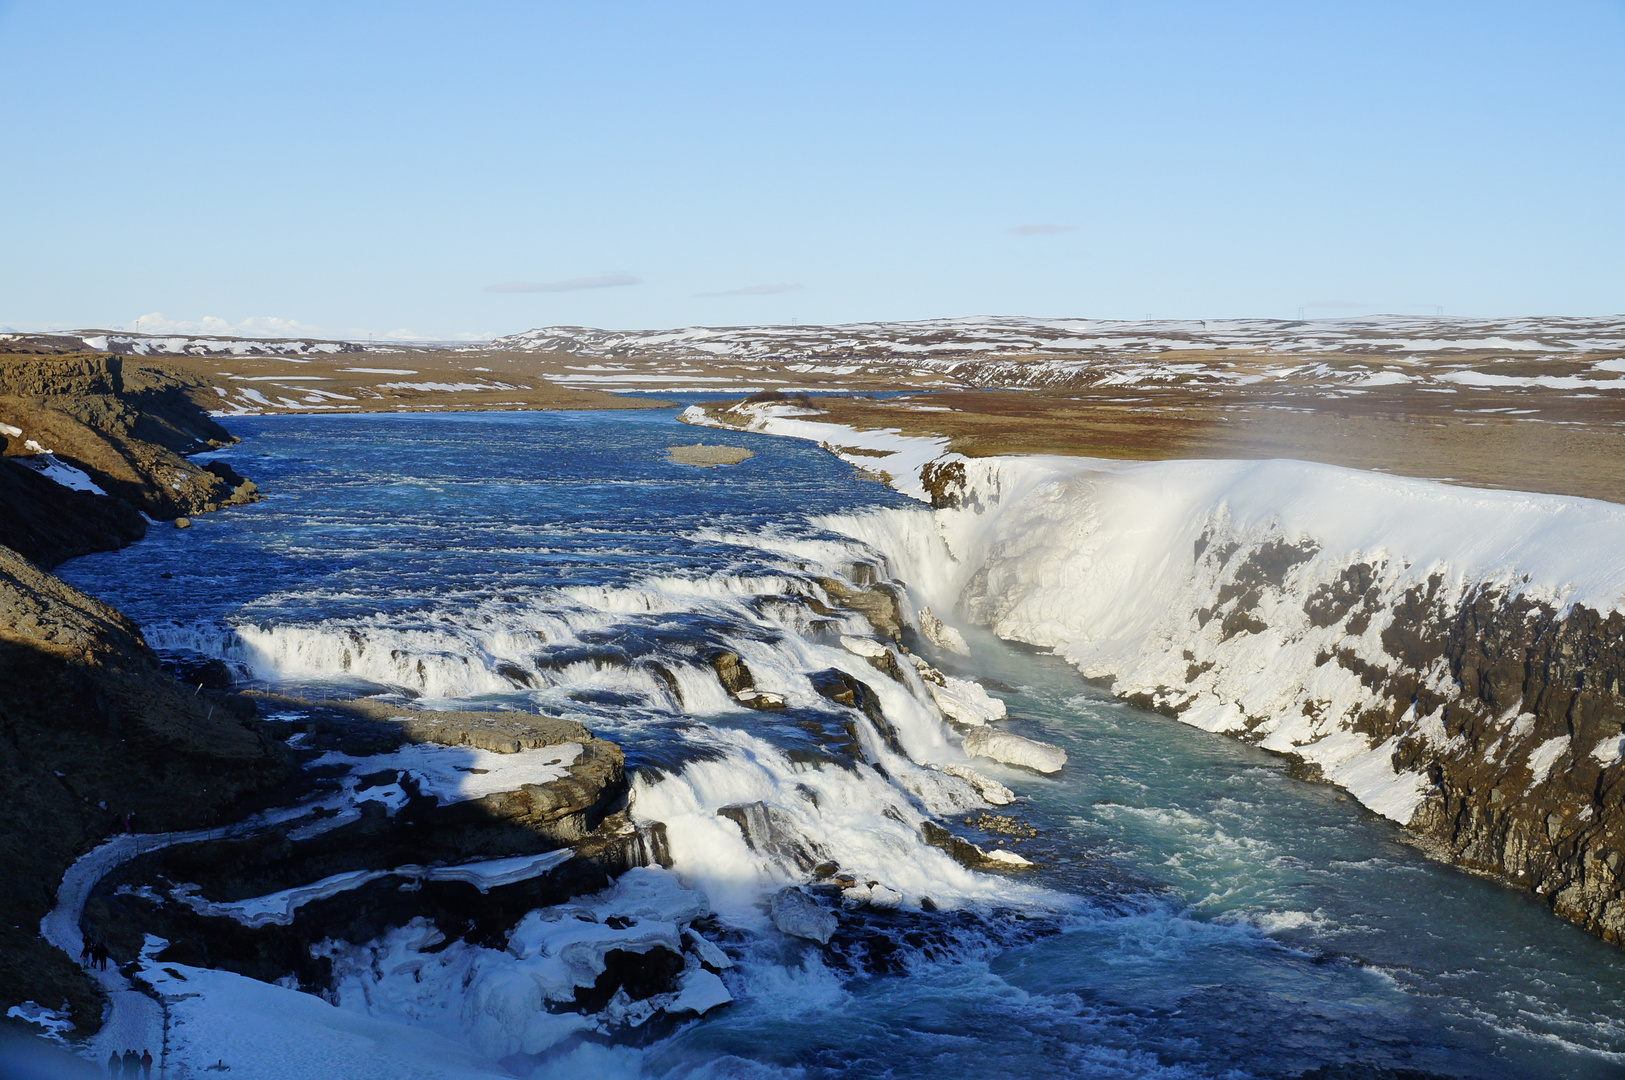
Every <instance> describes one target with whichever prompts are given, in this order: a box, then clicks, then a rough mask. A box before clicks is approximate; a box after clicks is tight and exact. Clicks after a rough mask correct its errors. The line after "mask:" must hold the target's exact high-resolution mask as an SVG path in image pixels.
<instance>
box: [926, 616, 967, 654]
mask: <svg viewBox="0 0 1625 1080" xmlns="http://www.w3.org/2000/svg"><path fill="white" fill-rule="evenodd" d="M920 633H922V634H924V635H925V639H926V640H927V641H929V642H930V643H931V644H933V645H935V646H936V647H937V648H939V649H944V650H946V651H948V652H951V653H958V654H959V655H961V656H968V655H970V646H969V645H967V644H965V636H964V635H963V634H961V633H960V632H959V631H958V630H955V629H954V628H953V627H951V626H949V625H948V624H947V623H945V622H943V621H942V620H941V619H939V618H938V617H937V615H936V613H935V612H934V611H932V610H931V609H930V608H928V607H925V608H921V609H920Z"/></svg>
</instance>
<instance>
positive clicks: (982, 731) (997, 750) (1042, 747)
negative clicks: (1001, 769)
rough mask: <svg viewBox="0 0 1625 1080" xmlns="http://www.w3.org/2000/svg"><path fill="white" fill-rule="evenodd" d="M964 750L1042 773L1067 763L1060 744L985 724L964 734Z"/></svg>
mask: <svg viewBox="0 0 1625 1080" xmlns="http://www.w3.org/2000/svg"><path fill="white" fill-rule="evenodd" d="M965 753H967V754H970V755H971V756H972V757H986V758H992V759H993V760H994V761H1002V762H1004V763H1005V764H1006V765H1020V766H1023V767H1024V768H1028V769H1033V770H1036V771H1037V772H1041V773H1057V772H1060V771H1061V769H1062V768H1063V767H1064V766H1065V765H1066V751H1065V750H1062V749H1061V748H1060V747H1059V746H1054V745H1052V744H1050V743H1046V742H1039V741H1038V740H1037V739H1028V738H1024V737H1023V736H1020V735H1016V734H1014V733H1012V732H1008V731H995V730H994V729H992V728H986V727H980V728H977V729H975V730H974V731H972V732H971V733H970V734H968V735H966V736H965Z"/></svg>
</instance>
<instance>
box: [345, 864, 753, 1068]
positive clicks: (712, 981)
mask: <svg viewBox="0 0 1625 1080" xmlns="http://www.w3.org/2000/svg"><path fill="white" fill-rule="evenodd" d="M708 910H709V908H708V905H707V904H706V900H705V897H704V896H703V895H701V894H700V893H698V892H696V891H694V890H692V889H689V888H686V887H685V886H684V885H683V884H682V883H681V882H680V881H679V880H678V879H677V877H676V875H674V874H672V873H670V872H669V871H666V870H663V869H661V868H659V867H640V868H636V869H633V870H630V871H628V872H627V873H626V874H624V875H622V877H621V878H619V879H618V880H617V881H616V882H615V884H613V885H611V886H610V887H609V888H607V889H605V890H604V891H602V892H600V893H597V894H594V895H591V896H585V897H578V898H576V899H574V900H571V901H569V902H567V903H564V904H560V905H555V906H553V907H548V908H542V909H539V910H537V911H532V912H531V913H529V914H528V915H526V916H525V917H524V918H523V919H522V920H521V921H520V922H519V924H518V925H517V926H516V927H515V928H514V929H513V931H512V932H511V933H510V934H509V937H508V942H507V946H506V948H505V949H491V948H484V947H481V946H477V945H471V944H469V943H468V942H466V941H454V942H451V943H450V944H449V945H448V944H447V942H446V939H445V936H444V935H443V934H442V933H441V932H440V931H439V930H438V929H436V928H435V927H434V925H433V924H431V923H429V922H428V921H427V920H424V919H415V920H413V921H412V922H411V923H409V924H408V925H406V926H403V927H398V928H396V929H393V930H391V931H389V932H388V933H386V934H385V935H384V936H383V937H381V938H379V939H377V940H376V941H373V942H370V943H368V944H366V945H363V946H353V945H348V944H345V943H341V942H329V943H327V944H326V945H325V946H324V947H323V949H322V950H321V954H322V955H325V956H329V957H331V958H332V961H333V965H334V982H335V986H336V988H337V994H338V997H339V1001H340V1003H341V1004H343V1005H344V1006H345V1007H347V1008H354V1009H357V1010H363V1011H366V1012H368V1013H370V1014H372V1015H374V1016H378V1017H380V1018H385V1019H398V1020H404V1021H409V1022H411V1023H414V1024H418V1025H421V1026H423V1027H426V1028H428V1029H430V1030H433V1031H436V1032H438V1033H440V1034H442V1035H446V1036H448V1037H452V1038H458V1039H464V1040H466V1041H468V1042H469V1044H470V1045H472V1046H473V1047H474V1048H475V1049H476V1050H477V1051H479V1052H480V1053H483V1054H486V1055H488V1056H489V1057H492V1058H495V1059H501V1058H506V1057H508V1056H509V1055H512V1054H539V1053H543V1052H545V1051H547V1050H548V1049H549V1048H551V1047H553V1046H555V1045H557V1044H558V1043H560V1042H562V1041H563V1040H565V1039H567V1038H569V1037H570V1036H571V1035H574V1034H576V1033H578V1032H583V1031H603V1030H605V1027H604V1026H605V1025H606V1024H610V1025H613V1024H618V1023H628V1024H633V1025H636V1024H640V1023H643V1022H645V1021H647V1020H648V1019H649V1018H650V1017H651V1016H653V1015H654V1014H655V1013H657V1012H660V1011H662V1010H665V1011H670V1012H674V1013H703V1012H706V1011H709V1010H710V1009H712V1008H715V1007H716V1006H718V1005H721V1004H724V1003H726V1002H727V1001H728V1000H731V995H729V993H728V991H727V989H726V987H725V986H723V984H722V982H721V980H720V979H717V978H716V977H715V975H713V974H712V973H711V972H709V971H706V970H705V966H704V965H705V964H706V963H708V962H709V963H710V966H712V967H725V966H727V964H726V956H725V955H724V956H721V959H722V960H723V961H725V962H724V963H722V964H718V963H716V962H715V961H716V960H717V959H718V956H719V954H721V950H720V949H717V948H716V946H715V945H713V944H711V943H710V942H707V941H705V940H704V939H703V938H701V937H699V935H698V934H697V932H695V931H694V930H693V929H692V928H691V927H689V926H688V925H687V924H688V923H689V922H691V921H692V920H693V919H696V918H699V917H700V916H701V915H704V914H705V913H706V912H707V911H708ZM654 950H667V951H669V952H671V953H673V954H675V955H677V956H679V957H682V958H683V960H684V968H683V971H682V972H681V973H680V975H679V977H678V980H677V985H676V987H675V988H674V989H673V990H672V991H670V992H666V993H657V994H655V995H653V996H651V997H649V998H646V999H643V1000H641V1001H633V1000H631V999H627V998H625V995H624V994H621V993H618V994H617V995H616V997H615V999H613V1000H612V1001H611V1003H610V1006H609V1007H608V1008H607V1009H606V1010H605V1011H604V1012H603V1013H601V1014H587V1013H582V1012H576V1011H572V1006H573V1005H574V1004H575V1000H576V993H577V991H578V990H580V989H582V988H586V987H591V986H593V985H594V984H595V983H596V982H597V981H598V979H599V977H600V976H601V975H603V973H604V971H605V970H606V966H607V957H608V955H609V954H610V953H612V952H616V951H620V952H626V953H648V952H651V951H654ZM708 957H709V960H708ZM707 975H709V976H711V977H710V978H705V977H704V976H707ZM550 1006H551V1009H550Z"/></svg>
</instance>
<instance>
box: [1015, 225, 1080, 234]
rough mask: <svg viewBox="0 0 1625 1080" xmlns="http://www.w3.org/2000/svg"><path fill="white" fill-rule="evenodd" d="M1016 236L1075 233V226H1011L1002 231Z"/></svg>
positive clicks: (1076, 228)
mask: <svg viewBox="0 0 1625 1080" xmlns="http://www.w3.org/2000/svg"><path fill="white" fill-rule="evenodd" d="M1004 231H1005V232H1007V233H1014V234H1015V235H1016V236H1053V235H1055V234H1056V233H1064V232H1077V231H1078V227H1077V226H1076V225H1012V226H1010V227H1009V228H1008V229H1006V230H1004Z"/></svg>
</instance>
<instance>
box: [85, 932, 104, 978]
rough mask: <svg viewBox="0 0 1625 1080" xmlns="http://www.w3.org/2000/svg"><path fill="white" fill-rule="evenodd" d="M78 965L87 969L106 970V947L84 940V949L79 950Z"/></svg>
mask: <svg viewBox="0 0 1625 1080" xmlns="http://www.w3.org/2000/svg"><path fill="white" fill-rule="evenodd" d="M79 963H81V964H83V965H84V966H85V967H87V968H98V969H100V970H102V971H106V970H107V946H106V945H104V944H103V943H102V942H100V941H92V940H91V939H90V938H88V937H87V938H85V944H84V948H82V949H80V950H79Z"/></svg>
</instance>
